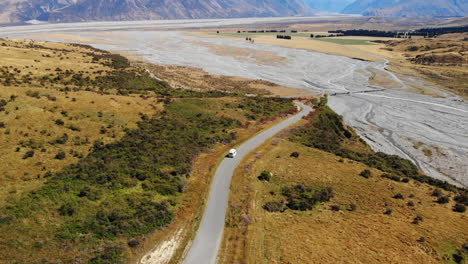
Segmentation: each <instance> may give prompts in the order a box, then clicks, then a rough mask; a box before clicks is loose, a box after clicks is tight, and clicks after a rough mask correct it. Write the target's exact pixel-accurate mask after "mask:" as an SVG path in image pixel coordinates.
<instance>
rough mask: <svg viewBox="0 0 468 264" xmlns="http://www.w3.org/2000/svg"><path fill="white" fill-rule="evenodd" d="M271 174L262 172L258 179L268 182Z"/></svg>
mask: <svg viewBox="0 0 468 264" xmlns="http://www.w3.org/2000/svg"><path fill="white" fill-rule="evenodd" d="M271 176H272V175H271V172H268V171H262V173H261V174H260V176H258V179H259V180H261V181H267V182H269V181H270V180H271Z"/></svg>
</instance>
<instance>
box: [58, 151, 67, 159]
mask: <svg viewBox="0 0 468 264" xmlns="http://www.w3.org/2000/svg"><path fill="white" fill-rule="evenodd" d="M65 157H66V154H65V152H63V151H60V152H59V153H57V155H55V159H58V160H63V159H65Z"/></svg>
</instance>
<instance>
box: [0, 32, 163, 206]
mask: <svg viewBox="0 0 468 264" xmlns="http://www.w3.org/2000/svg"><path fill="white" fill-rule="evenodd" d="M3 44H5V45H3ZM31 45H33V44H32V43H31V42H24V41H13V40H9V41H5V40H3V41H0V54H1V57H2V60H0V68H1V69H2V74H0V102H1V101H2V100H3V101H4V102H5V103H6V105H4V106H2V107H0V122H1V123H3V127H2V128H0V156H1V161H2V166H0V183H1V186H2V187H1V188H0V205H3V204H4V202H6V201H12V200H15V199H18V198H19V197H21V196H22V195H23V193H24V192H28V191H30V190H32V189H35V188H37V187H39V186H40V185H41V184H42V183H43V182H44V181H45V180H46V179H45V178H44V176H45V175H46V174H47V173H49V172H51V173H54V172H57V171H59V170H60V169H62V168H64V167H66V166H68V165H70V164H72V163H75V162H76V161H78V160H79V159H80V158H81V157H83V156H86V155H87V154H88V153H89V152H90V150H91V146H92V144H93V142H95V141H96V140H100V141H102V142H104V143H111V142H114V141H116V140H119V139H120V138H122V136H123V135H124V134H125V132H124V129H126V128H135V127H136V122H137V121H139V120H141V117H140V113H145V114H147V115H153V114H155V113H156V112H158V111H160V110H162V104H161V103H160V102H157V101H156V100H155V99H154V98H147V97H140V96H139V95H133V96H117V95H115V94H112V93H111V94H105V93H96V92H93V91H84V89H82V88H79V87H77V86H74V85H73V84H72V83H70V84H67V85H66V84H64V83H60V82H56V83H44V84H43V85H41V78H42V77H43V76H44V75H45V74H46V73H50V71H48V70H47V69H51V68H52V69H55V68H57V67H60V68H61V69H62V70H63V71H75V72H79V71H88V70H89V69H95V70H97V71H112V68H111V67H109V66H106V65H104V63H105V60H103V61H101V62H95V63H93V62H92V60H93V57H92V56H91V55H89V54H88V53H89V52H91V51H92V50H90V49H88V48H86V47H79V46H72V45H68V44H57V43H40V45H41V46H34V45H33V46H31ZM54 52H55V53H56V54H54ZM43 55H44V56H46V55H50V56H51V57H43ZM67 57H68V58H69V59H66V58H67ZM62 58H64V59H62ZM5 69H6V70H5ZM15 69H16V71H15ZM6 71H8V72H9V73H11V74H12V77H11V78H10V79H11V81H10V82H9V84H8V86H7V85H6V79H7V78H5V76H6V74H5V72H6ZM18 71H20V73H18ZM96 74H97V73H96ZM96 74H95V73H88V76H89V77H90V78H95V77H96ZM26 76H27V77H26ZM88 76H86V77H88ZM13 77H14V78H13ZM29 78H31V79H29ZM13 79H16V81H13ZM67 87H68V88H67ZM90 88H94V89H97V88H96V87H90ZM65 90H69V91H65ZM72 90H75V91H72ZM0 104H1V103H0ZM57 120H62V121H63V122H64V124H63V125H58V124H56V121H57ZM64 134H66V136H65V137H64ZM60 138H62V139H64V140H62V141H57V139H60ZM28 151H34V155H33V156H32V157H30V158H27V159H23V157H24V156H25V154H26V153H27V152H28ZM60 151H64V152H65V153H66V157H65V159H63V160H58V159H55V158H54V157H55V155H56V154H57V153H59V152H60Z"/></svg>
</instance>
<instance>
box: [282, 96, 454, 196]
mask: <svg viewBox="0 0 468 264" xmlns="http://www.w3.org/2000/svg"><path fill="white" fill-rule="evenodd" d="M326 101H327V98H326V97H323V98H321V99H320V101H319V102H318V103H317V107H316V109H315V112H313V113H311V114H310V115H309V116H308V117H307V120H308V121H309V123H308V124H306V125H305V126H304V127H301V128H298V129H296V131H294V132H293V133H292V134H291V136H290V139H291V140H292V141H294V142H298V143H302V144H304V145H305V146H308V147H313V148H317V149H320V150H324V151H327V152H331V153H333V154H335V155H337V156H340V157H342V158H347V159H351V160H354V161H357V162H362V163H364V164H366V165H367V166H369V167H371V168H375V169H378V170H381V171H384V172H386V173H388V174H386V175H387V176H386V177H387V178H394V179H396V180H397V181H400V180H401V179H400V177H409V178H412V179H414V180H416V181H419V182H424V183H428V184H430V185H434V186H436V187H440V188H443V189H445V190H457V189H458V188H457V187H455V186H453V185H451V184H449V183H447V182H445V181H441V180H437V179H434V178H430V177H428V176H425V175H422V174H421V173H420V171H419V170H418V168H417V167H416V165H414V164H413V163H412V162H411V161H409V160H406V159H403V158H401V157H399V156H397V155H389V154H385V153H382V152H377V153H375V152H373V151H369V148H368V147H365V148H364V149H365V150H366V151H359V150H354V149H351V148H350V147H349V146H350V145H356V144H360V145H366V144H365V143H364V141H363V140H362V139H361V138H360V137H359V136H358V135H356V133H355V132H354V131H353V130H352V129H351V128H349V127H347V126H346V125H345V124H344V122H343V118H342V117H341V116H340V115H338V114H336V113H335V112H333V110H331V109H330V108H329V107H328V106H326ZM364 177H365V176H364ZM405 181H406V180H405ZM406 182H407V181H406Z"/></svg>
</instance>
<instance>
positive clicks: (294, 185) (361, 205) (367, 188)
mask: <svg viewBox="0 0 468 264" xmlns="http://www.w3.org/2000/svg"><path fill="white" fill-rule="evenodd" d="M301 125H302V126H301V127H300V128H293V129H292V130H291V131H290V132H289V133H282V134H280V135H278V136H277V137H276V138H273V139H271V140H269V141H268V142H266V143H265V144H264V145H263V146H261V147H259V148H258V149H257V150H256V151H255V152H254V153H251V154H250V155H249V156H248V157H247V158H246V159H244V160H243V162H242V163H241V164H240V166H239V167H238V169H237V171H236V174H235V175H234V178H233V183H232V185H231V196H230V202H229V211H228V217H227V219H226V229H225V233H224V242H223V248H222V251H221V257H220V259H221V261H220V263H262V264H263V263H265V264H266V263H421V264H427V263H434V264H435V263H465V262H464V260H466V257H467V256H468V247H467V242H468V241H467V237H468V232H467V229H466V224H467V219H466V212H465V211H464V208H465V206H464V205H462V204H463V203H464V204H465V205H466V204H467V200H466V199H467V196H466V195H467V193H466V190H465V191H460V190H456V189H454V188H447V187H448V186H445V185H444V184H438V183H435V182H424V181H421V178H418V177H414V178H413V177H412V176H410V175H411V174H413V173H416V172H415V171H413V172H411V171H412V170H411V169H410V167H411V166H407V165H408V164H406V165H404V164H405V162H404V161H402V160H399V161H398V160H397V159H394V158H392V157H391V156H388V155H387V156H386V158H384V157H385V155H382V154H375V153H373V152H372V151H371V150H370V149H369V148H368V147H367V146H366V145H365V144H364V143H363V142H362V141H360V140H359V138H356V136H355V135H353V132H352V131H351V130H349V129H348V128H346V127H345V126H343V125H342V123H341V120H340V118H339V116H337V115H336V114H334V113H333V112H331V111H330V110H329V109H326V108H323V107H318V108H316V112H315V113H313V114H312V115H311V116H310V117H309V118H307V120H303V121H302V124H301ZM346 131H348V132H346ZM311 132H314V134H312V133H311ZM340 134H341V135H340ZM350 153H354V154H353V155H349V154H350ZM362 157H369V159H362V162H360V161H358V159H360V158H362ZM383 158H384V159H388V161H391V160H393V161H391V162H389V163H388V164H387V165H384V164H383V163H381V161H383ZM384 163H385V162H384ZM377 164H378V165H377ZM390 164H393V165H390ZM388 165H389V166H388ZM401 165H403V166H401ZM392 166H393V168H392ZM377 167H379V168H377ZM391 170H393V172H388V171H391ZM398 170H400V171H399V172H398ZM405 173H406V174H407V175H408V176H405ZM428 183H430V184H428ZM431 184H432V185H431ZM443 188H445V189H447V190H444V189H443ZM457 204H458V205H457ZM458 209H460V210H458ZM461 211H463V212H461Z"/></svg>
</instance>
